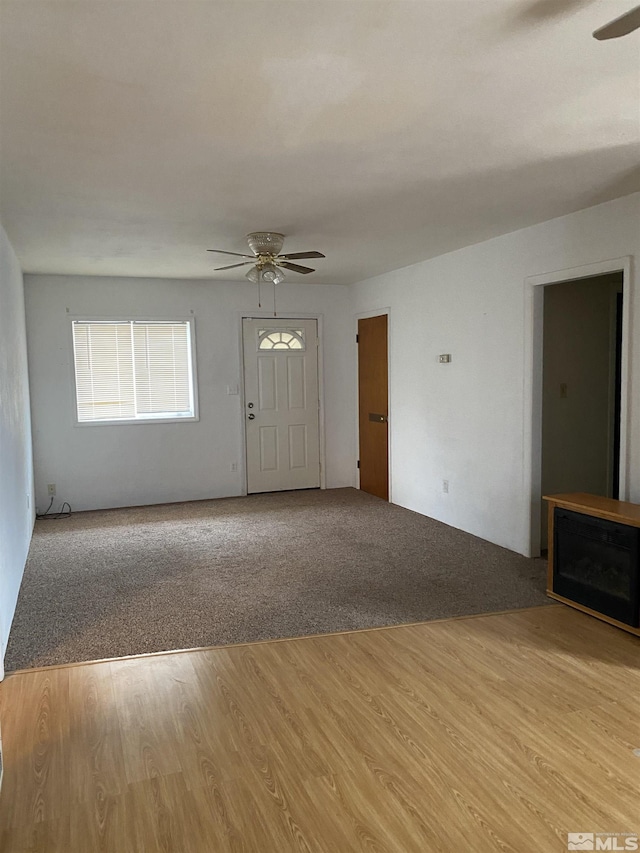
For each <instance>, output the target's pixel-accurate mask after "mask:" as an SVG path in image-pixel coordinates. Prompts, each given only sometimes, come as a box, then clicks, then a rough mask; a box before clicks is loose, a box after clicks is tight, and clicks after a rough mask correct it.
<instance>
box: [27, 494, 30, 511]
mask: <svg viewBox="0 0 640 853" xmlns="http://www.w3.org/2000/svg"><path fill="white" fill-rule="evenodd" d="M27 509H31V495H27Z"/></svg>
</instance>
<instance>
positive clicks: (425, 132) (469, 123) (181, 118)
mask: <svg viewBox="0 0 640 853" xmlns="http://www.w3.org/2000/svg"><path fill="white" fill-rule="evenodd" d="M633 3H634V0H486V1H485V0H471V2H463V0H393V1H392V2H376V0H328V1H327V0H289V2H282V1H281V0H259V2H244V0H233V2H218V0H197V2H193V1H192V0H92V2H87V0H78V2H68V0H46V2H40V0H2V3H1V14H2V18H1V30H0V35H1V43H0V54H1V66H0V73H1V77H0V85H1V89H0V109H1V113H0V119H1V127H2V137H1V149H0V150H1V158H2V159H1V161H0V177H1V187H0V189H1V209H0V216H1V218H2V222H3V224H4V226H5V228H6V230H7V232H8V234H9V237H10V239H11V241H12V243H13V245H14V247H15V249H16V252H17V254H18V256H19V258H20V260H21V262H22V265H23V269H24V270H25V271H26V272H33V273H38V272H42V273H71V274H73V273H77V274H92V275H133V276H169V277H198V278H202V277H205V278H208V277H211V276H212V272H211V271H212V268H213V266H221V265H223V264H224V263H225V262H232V259H229V261H227V260H226V259H225V257H224V256H222V255H221V256H213V255H211V254H207V253H206V251H205V249H206V248H208V247H216V248H223V249H225V248H226V249H229V250H232V251H239V252H243V251H245V250H246V244H245V243H244V239H243V238H244V235H245V234H246V233H247V232H248V231H254V230H274V231H282V232H283V233H285V234H286V235H287V240H286V243H285V250H288V251H301V250H306V249H318V250H320V251H323V252H324V253H325V254H326V255H327V258H326V260H320V261H317V263H316V266H317V270H318V271H317V272H316V273H315V274H314V275H312V276H309V277H307V278H306V279H304V281H305V282H310V281H316V282H319V283H349V282H352V281H356V280H359V279H362V278H366V277H368V276H371V275H375V274H377V273H381V272H384V271H387V270H389V269H394V268H397V267H402V266H406V265H407V264H410V263H414V262H417V261H419V260H422V259H425V258H429V257H433V256H434V255H438V254H442V253H443V252H447V251H450V250H452V249H456V248H459V247H461V246H465V245H469V244H471V243H476V242H479V241H481V240H485V239H487V238H489V237H492V236H495V235H498V234H503V233H506V232H509V231H514V230H516V229H518V228H522V227H524V226H527V225H530V224H533V223H536V222H540V221H543V220H545V219H549V218H552V217H554V216H559V215H562V214H565V213H569V212H571V211H574V210H578V209H581V208H584V207H588V206H590V205H592V204H597V203H599V202H601V201H605V200H608V199H612V198H616V197H618V196H622V195H626V194H627V193H630V192H633V191H635V190H637V189H639V188H640V179H639V176H638V170H637V165H638V162H639V160H640V149H639V147H638V145H639V141H640V113H639V105H640V31H638V32H636V33H633V34H631V35H629V36H627V37H626V38H622V39H619V40H615V41H609V42H597V41H595V40H594V39H593V38H592V37H591V32H592V30H593V29H595V28H596V27H598V26H600V25H601V24H603V23H605V22H606V21H608V20H610V19H611V18H613V17H616V16H617V15H619V14H621V13H622V12H624V11H626V10H627V9H629V7H630V6H632V5H633ZM217 258H219V261H218V262H217ZM313 265H314V264H312V266H313ZM243 273H244V270H242V269H241V270H232V271H231V272H230V273H229V272H227V273H216V274H215V275H216V276H217V277H219V278H226V279H228V278H233V277H237V278H238V279H242V275H243ZM288 278H292V279H295V280H297V281H302V280H303V279H302V277H300V278H298V277H297V276H295V275H294V274H293V273H291V274H290V275H289V276H288Z"/></svg>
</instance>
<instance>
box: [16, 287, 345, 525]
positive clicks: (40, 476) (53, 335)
mask: <svg viewBox="0 0 640 853" xmlns="http://www.w3.org/2000/svg"><path fill="white" fill-rule="evenodd" d="M265 291H266V288H265ZM25 294H26V313H27V334H28V346H29V361H30V379H31V395H32V413H33V429H34V467H35V481H36V498H37V505H38V509H39V510H43V509H45V508H46V506H47V505H48V502H49V499H48V498H47V491H46V490H47V484H48V483H55V484H56V489H57V498H56V503H55V504H54V507H56V508H59V506H60V504H61V502H62V501H68V502H69V503H70V504H71V506H72V508H73V509H74V510H82V509H96V508H104V507H114V506H134V505H139V504H153V503H162V502H169V501H183V500H198V499H201V498H215V497H224V496H229V495H239V494H241V493H242V490H243V479H242V478H243V473H242V467H243V466H242V459H243V455H244V450H243V444H242V433H241V429H242V418H243V412H242V411H241V399H240V397H238V396H228V395H227V393H226V388H227V385H237V384H239V383H240V381H241V376H240V364H241V362H240V316H241V314H242V313H244V314H245V315H249V316H251V315H254V316H260V314H258V313H257V305H256V302H257V300H256V291H255V289H254V288H253V287H252V286H250V285H249V284H247V283H246V282H242V281H240V282H214V281H208V280H207V281H194V280H187V281H184V280H168V279H157V280H155V279H142V278H131V279H125V278H97V277H80V276H77V277H76V276H41V275H37V276H26V277H25ZM264 295H265V296H266V295H267V294H266V292H265V294H264ZM191 312H193V316H194V317H195V331H196V347H197V371H198V384H199V410H200V420H199V421H198V422H195V423H193V422H192V423H178V424H153V423H151V424H131V425H123V424H120V425H115V426H106V425H105V426H74V392H73V364H72V351H71V344H70V341H71V317H72V316H74V315H75V316H84V317H92V318H100V317H105V318H108V317H123V318H126V317H133V318H138V317H140V318H142V317H150V318H153V319H161V318H165V317H166V318H170V317H178V318H180V317H188V316H191ZM278 313H279V315H280V316H287V315H289V316H295V315H296V313H319V314H321V315H323V328H324V365H323V367H324V377H325V446H326V485H327V487H329V488H335V487H339V486H345V485H353V478H354V459H355V441H354V434H353V406H352V400H353V394H354V385H353V377H352V375H351V372H350V371H349V370H345V363H346V362H347V359H348V356H347V355H346V353H347V352H349V350H348V349H347V339H348V338H349V337H350V336H351V319H350V302H349V292H348V289H347V288H345V287H340V286H335V285H334V286H322V285H315V286H314V285H305V284H302V283H300V284H298V283H296V284H281V285H279V286H278ZM232 462H236V463H238V469H239V470H238V471H237V472H233V471H231V463H232Z"/></svg>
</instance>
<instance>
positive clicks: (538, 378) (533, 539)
mask: <svg viewBox="0 0 640 853" xmlns="http://www.w3.org/2000/svg"><path fill="white" fill-rule="evenodd" d="M613 272H622V365H621V373H622V382H621V394H620V468H619V470H620V500H623V501H624V500H628V494H629V492H628V489H629V482H628V481H629V477H628V473H629V471H628V465H629V444H628V441H629V399H630V396H631V389H630V370H629V364H630V356H631V346H630V342H631V337H630V332H631V296H632V294H631V257H630V256H629V255H626V256H625V257H622V258H612V259H610V260H606V261H599V262H597V263H593V264H585V265H584V266H579V267H570V268H568V269H562V270H555V271H553V272H547V273H542V274H540V275H530V276H527V277H526V278H525V280H524V285H525V286H524V291H525V293H524V297H525V298H524V335H525V347H524V445H523V452H524V471H523V473H524V499H525V505H526V501H527V500H529V512H528V513H526V512H525V518H526V521H525V524H526V528H527V529H526V530H525V531H524V534H525V535H524V539H525V541H527V542H528V555H529V556H530V557H539V556H540V516H541V507H540V503H541V500H542V358H543V324H544V313H543V312H544V301H543V300H544V287H545V285H553V284H562V283H563V282H566V281H575V280H576V279H580V278H593V277H594V276H598V275H604V274H606V273H613Z"/></svg>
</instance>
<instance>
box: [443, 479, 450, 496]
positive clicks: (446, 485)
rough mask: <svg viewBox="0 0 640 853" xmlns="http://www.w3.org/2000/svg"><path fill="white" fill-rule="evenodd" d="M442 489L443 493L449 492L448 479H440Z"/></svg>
mask: <svg viewBox="0 0 640 853" xmlns="http://www.w3.org/2000/svg"><path fill="white" fill-rule="evenodd" d="M442 491H443V492H444V493H445V495H448V494H449V481H448V480H443V481H442Z"/></svg>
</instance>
